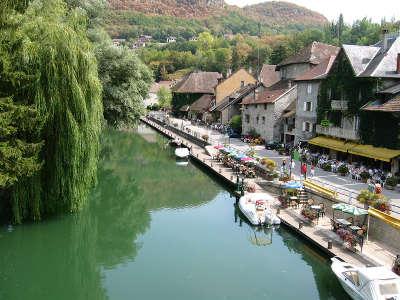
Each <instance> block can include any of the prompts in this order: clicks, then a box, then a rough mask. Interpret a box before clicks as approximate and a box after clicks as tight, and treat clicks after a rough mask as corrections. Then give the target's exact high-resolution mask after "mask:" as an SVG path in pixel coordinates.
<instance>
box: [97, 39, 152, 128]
mask: <svg viewBox="0 0 400 300" xmlns="http://www.w3.org/2000/svg"><path fill="white" fill-rule="evenodd" d="M96 57H97V59H98V62H99V76H100V80H101V83H102V85H103V107H104V118H105V119H106V121H107V123H108V124H109V125H111V126H114V127H126V126H131V125H132V124H135V123H136V122H137V121H138V119H139V117H140V116H141V115H143V114H144V112H145V107H144V103H143V102H144V99H145V98H146V97H147V94H148V91H149V87H150V83H151V82H152V75H151V72H150V70H149V68H148V67H147V66H146V65H144V64H143V63H142V62H141V61H140V59H139V58H138V57H137V56H136V54H135V53H134V52H133V51H132V50H130V49H128V48H125V47H123V48H117V47H114V46H112V44H111V43H110V44H100V45H98V47H97V48H96Z"/></svg>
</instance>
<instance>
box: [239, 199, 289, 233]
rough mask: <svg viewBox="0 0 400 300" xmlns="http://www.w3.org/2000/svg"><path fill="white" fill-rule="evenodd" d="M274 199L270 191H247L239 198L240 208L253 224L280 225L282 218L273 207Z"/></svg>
mask: <svg viewBox="0 0 400 300" xmlns="http://www.w3.org/2000/svg"><path fill="white" fill-rule="evenodd" d="M274 201H275V199H274V197H272V196H271V195H270V194H268V193H247V194H246V195H244V196H243V197H241V198H240V199H239V208H240V210H241V211H242V213H243V214H244V215H245V216H246V218H247V219H248V220H249V221H250V223H251V224H253V225H264V224H268V225H278V224H280V223H281V220H280V219H279V218H278V217H277V216H276V215H275V214H274V213H273V211H272V208H271V204H272V203H273V202H274Z"/></svg>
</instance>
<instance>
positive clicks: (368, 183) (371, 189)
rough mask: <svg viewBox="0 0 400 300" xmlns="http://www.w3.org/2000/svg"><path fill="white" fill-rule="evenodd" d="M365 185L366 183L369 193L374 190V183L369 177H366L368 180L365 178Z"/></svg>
mask: <svg viewBox="0 0 400 300" xmlns="http://www.w3.org/2000/svg"><path fill="white" fill-rule="evenodd" d="M367 185H368V191H369V192H370V193H373V192H374V190H375V185H374V183H373V182H372V180H371V178H368V180H367Z"/></svg>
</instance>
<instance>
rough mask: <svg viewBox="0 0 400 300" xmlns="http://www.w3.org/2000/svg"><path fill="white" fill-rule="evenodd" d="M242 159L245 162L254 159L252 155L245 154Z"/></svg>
mask: <svg viewBox="0 0 400 300" xmlns="http://www.w3.org/2000/svg"><path fill="white" fill-rule="evenodd" d="M240 160H241V161H244V162H248V161H250V160H252V159H251V158H250V157H248V156H245V157H242V158H241V159H240Z"/></svg>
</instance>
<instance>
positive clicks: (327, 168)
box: [322, 163, 332, 172]
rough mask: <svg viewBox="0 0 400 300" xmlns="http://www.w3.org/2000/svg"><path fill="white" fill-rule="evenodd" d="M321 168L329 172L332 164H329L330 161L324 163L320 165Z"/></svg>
mask: <svg viewBox="0 0 400 300" xmlns="http://www.w3.org/2000/svg"><path fill="white" fill-rule="evenodd" d="M322 169H323V170H324V171H327V172H331V171H332V166H331V164H330V163H324V164H323V165H322Z"/></svg>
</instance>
